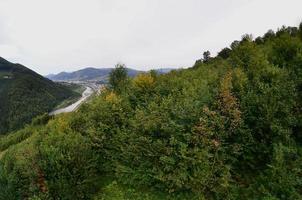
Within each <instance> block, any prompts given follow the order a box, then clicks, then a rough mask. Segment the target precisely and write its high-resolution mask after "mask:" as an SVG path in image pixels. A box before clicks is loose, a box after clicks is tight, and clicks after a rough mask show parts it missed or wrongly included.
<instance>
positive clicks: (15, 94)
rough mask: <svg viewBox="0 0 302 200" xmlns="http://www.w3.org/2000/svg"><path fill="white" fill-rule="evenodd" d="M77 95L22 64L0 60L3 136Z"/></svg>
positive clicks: (0, 123)
mask: <svg viewBox="0 0 302 200" xmlns="http://www.w3.org/2000/svg"><path fill="white" fill-rule="evenodd" d="M77 95H78V94H76V93H74V92H72V91H71V90H70V89H68V88H67V87H65V86H62V85H59V84H57V83H54V82H52V81H50V80H48V79H45V78H44V77H42V76H40V75H38V74H37V73H35V72H33V71H31V70H30V69H28V68H26V67H24V66H22V65H20V64H13V63H10V62H8V61H6V60H5V59H3V58H0V116H1V117H0V134H5V133H8V132H10V131H13V130H16V129H19V128H21V127H23V125H24V124H26V123H29V122H30V121H31V120H32V118H34V117H35V116H38V115H41V114H43V113H45V112H48V111H50V110H51V109H53V108H54V107H55V106H56V105H57V104H58V103H59V102H61V101H63V100H64V99H67V98H71V97H75V96H77Z"/></svg>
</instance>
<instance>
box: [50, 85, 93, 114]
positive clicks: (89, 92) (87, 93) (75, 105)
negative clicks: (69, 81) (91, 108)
mask: <svg viewBox="0 0 302 200" xmlns="http://www.w3.org/2000/svg"><path fill="white" fill-rule="evenodd" d="M93 93H94V91H93V89H92V88H91V87H86V90H85V91H84V92H83V93H82V97H81V98H80V99H79V100H78V101H77V102H75V103H73V104H71V105H69V106H67V107H65V108H60V109H58V110H54V111H52V112H50V113H49V115H58V114H61V113H68V112H73V111H75V110H76V109H77V108H78V107H79V106H80V105H81V104H82V103H83V102H85V101H86V100H87V99H88V97H90V96H91V95H92V94H93Z"/></svg>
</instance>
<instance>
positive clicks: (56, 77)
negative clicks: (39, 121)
mask: <svg viewBox="0 0 302 200" xmlns="http://www.w3.org/2000/svg"><path fill="white" fill-rule="evenodd" d="M112 69H113V68H100V69H97V68H92V67H89V68H85V69H81V70H78V71H74V72H61V73H59V74H50V75H47V76H46V77H47V78H49V79H51V80H53V81H103V82H106V81H107V79H108V76H109V74H110V72H111V71H112ZM127 70H128V75H129V76H135V75H136V74H138V73H140V72H141V71H138V70H134V69H130V68H127Z"/></svg>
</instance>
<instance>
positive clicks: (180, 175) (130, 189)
mask: <svg viewBox="0 0 302 200" xmlns="http://www.w3.org/2000/svg"><path fill="white" fill-rule="evenodd" d="M205 55H206V56H205V57H204V58H203V59H201V60H198V61H197V62H196V65H195V66H194V67H192V68H190V69H185V70H178V71H172V72H170V73H168V74H165V75H158V74H156V73H154V72H150V73H146V74H141V75H138V76H136V77H135V78H129V77H127V76H126V72H125V70H124V69H123V68H122V67H119V68H117V69H116V71H115V72H116V73H115V72H114V73H112V74H111V79H110V80H114V81H110V83H112V85H111V87H109V88H108V89H106V90H104V91H103V92H102V94H101V95H99V96H96V97H95V98H94V99H93V100H92V101H91V102H89V103H86V104H83V105H82V106H81V107H80V109H79V110H78V111H77V112H76V113H69V114H63V115H60V116H56V117H54V118H53V119H48V118H47V117H45V116H44V117H43V116H42V117H40V118H39V119H37V120H36V121H35V122H33V124H32V125H31V126H29V127H27V128H26V129H24V130H21V131H18V132H17V133H16V134H15V135H14V137H12V136H11V137H9V136H6V137H3V138H0V151H1V152H0V156H1V158H0V199H11V200H14V199H16V200H17V199H30V198H31V199H70V200H71V199H72V200H74V199H97V200H112V199H115V200H126V199H131V200H144V199H146V200H151V199H152V200H161V199H179V200H183V199H189V200H204V199H206V200H220V199H221V200H225V199H242V200H246V199H251V200H254V199H262V200H277V199H278V200H279V199H281V200H296V199H302V190H301V188H302V142H301V141H302V135H301V133H302V110H301V108H302V105H301V104H302V25H301V26H300V27H299V28H296V27H287V28H285V27H284V28H282V29H280V30H278V31H277V32H276V33H275V32H272V31H269V32H268V33H267V34H265V35H264V36H263V37H259V38H257V39H255V40H253V39H252V38H251V37H250V36H248V35H246V36H244V37H243V38H242V40H241V41H235V42H233V43H232V45H231V46H230V47H228V48H226V49H224V50H223V51H221V52H219V54H218V56H216V57H210V56H209V54H208V53H206V54H205Z"/></svg>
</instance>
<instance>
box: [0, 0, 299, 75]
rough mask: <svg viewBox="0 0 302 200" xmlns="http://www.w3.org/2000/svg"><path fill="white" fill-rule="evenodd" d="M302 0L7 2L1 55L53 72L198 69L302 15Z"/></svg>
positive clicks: (0, 18) (0, 11) (1, 12)
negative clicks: (205, 59) (206, 58)
mask: <svg viewBox="0 0 302 200" xmlns="http://www.w3.org/2000/svg"><path fill="white" fill-rule="evenodd" d="M301 8H302V1H301V0H127V1H126V0H26V1H25V0H0V56H1V57H3V58H5V59H8V60H9V61H11V62H16V63H21V64H23V65H25V66H27V67H29V68H31V69H33V70H35V71H36V72H38V73H40V74H43V75H46V74H50V73H58V72H61V71H74V70H78V69H81V68H85V67H97V68H102V67H114V66H115V64H117V63H124V64H126V65H127V66H128V67H131V68H135V69H139V70H147V69H151V68H164V67H175V68H178V67H183V68H186V67H191V66H192V65H193V64H194V63H195V60H197V59H200V58H201V57H202V53H203V52H204V51H206V50H209V51H210V52H211V53H212V55H215V54H216V53H217V52H218V51H220V50H221V49H222V48H224V47H226V46H229V45H230V44H231V43H232V42H233V41H234V40H239V39H240V38H241V36H242V35H244V34H246V33H249V34H252V35H253V36H254V37H256V36H260V35H263V34H264V33H265V32H267V30H269V29H273V30H277V28H279V27H281V26H282V25H287V26H298V24H299V23H300V22H301V21H302V14H301Z"/></svg>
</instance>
